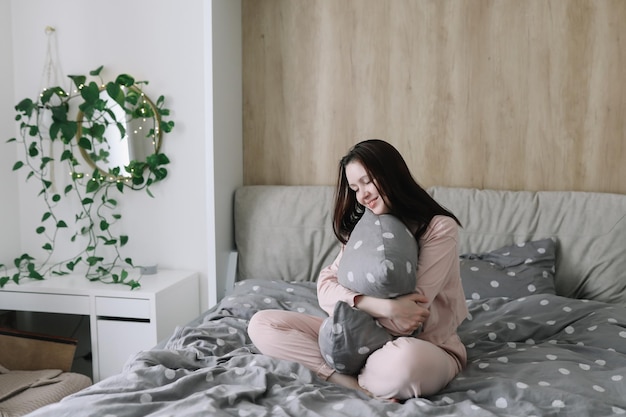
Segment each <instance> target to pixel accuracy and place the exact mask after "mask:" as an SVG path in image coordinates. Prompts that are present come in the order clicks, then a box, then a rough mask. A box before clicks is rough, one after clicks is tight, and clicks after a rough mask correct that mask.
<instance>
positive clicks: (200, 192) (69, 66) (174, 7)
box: [0, 0, 242, 308]
mask: <svg viewBox="0 0 626 417" xmlns="http://www.w3.org/2000/svg"><path fill="white" fill-rule="evenodd" d="M3 3H6V2H3ZM10 4H11V7H12V10H11V12H12V15H11V23H12V26H13V32H12V40H13V69H14V76H13V80H14V86H15V87H14V88H15V100H14V101H15V102H17V101H19V100H20V99H21V98H24V97H27V96H28V97H33V96H34V95H35V94H36V93H37V92H38V88H39V86H40V80H41V71H42V69H43V65H44V57H45V51H46V49H45V48H46V36H45V33H44V29H45V27H46V26H53V27H55V28H56V35H57V40H58V49H59V62H60V66H61V69H62V71H63V73H64V76H66V75H68V74H88V72H89V71H90V70H92V69H95V68H97V67H98V66H100V65H104V66H105V70H104V71H103V75H104V76H105V81H108V80H109V79H112V78H113V77H115V76H116V75H117V74H120V73H129V74H132V75H133V76H135V78H136V79H141V80H148V81H149V85H148V86H147V87H145V88H144V92H146V93H147V94H148V95H149V96H152V97H153V98H154V99H156V98H157V97H158V95H161V94H163V95H165V98H166V107H168V108H169V109H170V110H171V117H170V119H171V120H174V121H175V123H176V127H175V128H174V130H173V132H172V133H170V134H167V135H165V137H164V143H163V147H162V151H163V152H164V153H166V154H167V155H168V157H169V158H170V160H171V164H170V165H169V166H168V170H169V176H168V178H167V179H166V180H165V181H164V182H162V183H158V184H156V185H155V186H154V187H152V189H151V191H152V193H153V194H154V196H155V198H154V199H153V198H150V197H149V196H148V195H147V194H146V193H145V192H128V191H126V192H125V193H124V194H123V196H121V197H119V198H118V200H119V201H120V202H121V205H122V216H123V219H122V228H123V232H124V233H126V234H128V235H129V236H130V240H129V243H128V245H127V246H126V247H125V248H126V249H125V251H124V253H123V256H130V257H132V258H133V259H134V260H135V262H140V263H145V264H150V263H158V265H159V267H160V268H180V269H193V270H197V271H200V273H201V275H202V278H203V279H202V283H203V284H202V288H201V299H202V305H203V307H205V308H206V307H208V306H210V305H213V304H214V303H215V302H216V300H217V298H218V297H219V295H220V291H221V290H218V289H217V288H218V287H219V286H220V285H221V284H218V283H221V282H223V278H220V277H222V276H223V273H224V271H225V270H226V266H225V263H224V262H225V256H224V254H225V253H226V252H228V251H229V250H230V248H231V247H232V245H233V243H232V227H230V224H231V223H232V215H231V208H230V204H231V203H230V201H231V200H232V192H233V190H234V188H235V187H236V186H237V185H240V184H241V183H242V158H241V154H242V152H241V147H242V140H241V76H240V74H241V59H240V55H241V34H240V33H241V17H240V16H241V4H240V1H232V0H215V1H212V2H209V1H203V0H187V1H185V2H176V1H172V0H133V1H126V0H109V1H107V2H104V3H103V2H100V1H95V0H55V1H54V2H52V1H49V0H12V1H11V3H10ZM2 15H3V16H4V13H3V14H2ZM215 21H217V22H219V24H218V25H216V26H217V27H220V28H221V29H220V31H222V32H223V33H224V29H225V28H226V27H227V28H228V30H229V31H230V32H227V31H226V32H225V33H226V34H227V36H220V37H219V38H218V37H216V36H215V35H214V33H213V32H214V29H213V22H215ZM222 26H223V27H222ZM3 27H4V25H3ZM3 30H4V29H3ZM215 42H218V43H219V44H218V46H217V47H215ZM213 51H215V52H217V53H220V57H221V58H220V59H223V60H222V61H220V62H219V63H218V64H219V65H218V69H216V70H215V71H214V70H213V64H214V62H215V60H214V57H213V55H212V53H213ZM226 52H230V53H231V54H233V56H229V55H228V54H227V53H226ZM223 65H225V66H231V67H230V68H229V69H228V70H227V71H224V70H223V69H219V68H221V67H222V66H223ZM232 65H234V66H232ZM237 65H238V67H237ZM224 72H226V74H225V73H224ZM0 75H2V77H0V78H4V76H5V74H4V73H2V74H0ZM214 83H220V85H219V87H217V88H216V87H215V86H214ZM222 83H223V84H222ZM229 92H230V93H232V94H228V93H229ZM214 93H215V94H216V95H214ZM233 97H236V99H234V98H233ZM214 112H215V113H214ZM222 112H225V114H222ZM218 115H219V120H218V118H217V117H218ZM13 123H14V122H13ZM216 161H217V162H216ZM65 174H66V173H61V174H58V175H65ZM5 176H6V174H3V178H4V177H5ZM2 182H4V180H3V181H2ZM20 184H21V182H20ZM29 191H30V190H28V188H26V187H24V186H22V185H20V196H19V202H20V204H19V207H20V210H21V212H22V219H21V222H20V226H21V230H22V233H21V237H22V239H21V244H22V248H23V249H24V251H31V250H36V249H37V248H38V247H40V246H41V242H40V241H39V240H38V237H37V236H36V235H35V234H34V233H27V232H28V231H31V230H34V227H35V226H36V225H37V224H38V222H39V219H40V218H41V214H42V208H41V202H39V201H38V199H37V197H36V195H35V194H36V193H33V192H29ZM218 274H219V275H218ZM144 279H149V276H146V277H144Z"/></svg>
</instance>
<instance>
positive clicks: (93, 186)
mask: <svg viewBox="0 0 626 417" xmlns="http://www.w3.org/2000/svg"><path fill="white" fill-rule="evenodd" d="M99 187H100V184H99V183H98V180H96V179H95V178H92V179H90V180H89V181H87V187H86V190H87V192H88V193H93V192H96V191H97V190H98V188H99Z"/></svg>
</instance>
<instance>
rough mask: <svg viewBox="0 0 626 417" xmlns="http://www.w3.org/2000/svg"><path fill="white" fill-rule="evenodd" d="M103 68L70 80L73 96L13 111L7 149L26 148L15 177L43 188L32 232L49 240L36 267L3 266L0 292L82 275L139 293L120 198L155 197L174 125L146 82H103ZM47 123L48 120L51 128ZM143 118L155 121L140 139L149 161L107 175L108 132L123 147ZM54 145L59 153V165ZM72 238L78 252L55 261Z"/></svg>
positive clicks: (55, 92) (54, 94)
mask: <svg viewBox="0 0 626 417" xmlns="http://www.w3.org/2000/svg"><path fill="white" fill-rule="evenodd" d="M102 69H103V67H102V66H101V67H99V68H97V69H96V70H94V71H91V72H90V73H89V75H90V76H91V77H92V79H91V80H88V78H87V76H84V75H71V76H69V78H70V79H71V84H72V90H70V92H67V91H65V90H64V89H63V88H61V87H59V86H55V87H51V88H47V89H45V90H44V91H43V92H42V93H41V94H40V96H39V97H38V98H37V99H36V100H32V99H30V98H25V99H23V100H22V101H20V102H19V103H18V104H17V105H16V106H15V110H16V112H17V115H16V120H17V121H18V122H19V132H20V135H19V137H18V138H11V139H9V140H8V141H7V142H15V143H17V144H19V145H21V146H22V147H23V153H24V159H23V160H22V159H20V160H18V161H17V162H16V163H15V164H14V165H13V171H18V170H26V171H27V174H26V181H27V182H28V181H36V183H37V185H38V186H39V194H38V196H40V197H41V198H42V199H43V202H44V204H45V209H44V213H43V214H42V216H41V222H40V225H38V226H37V227H36V229H35V232H36V233H37V234H38V235H40V236H42V237H43V239H44V241H45V243H44V244H43V246H42V247H41V248H42V249H43V251H44V252H43V253H45V256H44V259H42V260H39V261H38V260H37V259H35V257H34V256H31V255H30V254H28V253H24V254H22V255H20V256H19V257H17V258H15V259H14V260H13V265H4V264H0V288H1V287H3V286H4V285H5V284H6V283H7V282H9V281H14V282H15V283H19V282H20V280H22V279H24V278H30V279H35V280H42V279H45V278H46V277H48V276H51V275H67V274H70V273H72V272H79V271H80V272H81V273H83V272H84V274H85V276H86V278H87V279H89V280H92V281H101V282H106V283H117V284H124V285H128V286H130V287H131V288H137V287H139V286H140V284H139V282H138V281H137V280H135V279H132V278H131V277H130V275H129V272H130V271H131V270H132V269H135V268H138V267H139V266H136V265H134V263H133V260H132V258H129V257H123V256H122V254H121V252H122V251H121V249H122V248H123V247H124V246H125V245H126V243H127V242H128V239H129V237H128V236H127V235H124V234H120V233H116V232H114V229H115V227H114V226H115V224H116V223H118V222H119V221H120V219H121V217H122V215H121V214H120V212H119V208H118V197H119V195H121V194H122V193H123V192H124V190H125V189H133V190H142V189H145V190H146V192H147V193H148V194H149V195H150V196H153V195H152V193H151V192H150V188H149V187H150V186H151V185H153V184H155V183H156V182H159V181H162V180H163V179H164V178H166V176H167V169H166V168H165V165H167V164H168V163H169V159H168V158H167V156H166V155H165V154H163V153H162V152H160V143H161V140H160V139H161V135H162V134H163V133H169V132H171V130H172V129H173V128H174V122H173V121H165V120H164V118H165V117H167V116H169V114H170V112H169V110H168V109H167V108H165V107H164V102H165V99H164V97H163V96H159V98H158V100H157V101H156V103H152V102H151V101H150V100H149V99H148V98H147V97H146V96H145V95H144V93H143V91H142V86H144V85H146V84H148V82H147V81H135V79H134V78H133V77H132V76H130V75H127V74H121V75H119V76H117V78H116V79H115V81H111V82H107V83H104V82H103V80H102V78H101V77H100V72H101V71H102ZM93 78H95V79H96V80H97V81H99V82H96V81H95V80H93ZM105 93H106V94H105ZM76 104H77V106H76ZM46 118H48V119H50V120H51V122H50V123H49V126H47V125H46V123H45V122H44V119H46ZM139 119H141V120H154V124H153V125H152V126H151V127H150V129H148V130H147V131H144V132H142V140H146V141H149V142H150V144H151V146H152V149H151V152H150V153H149V154H148V155H147V156H146V157H145V160H141V159H131V160H129V161H128V163H127V164H125V165H124V166H123V168H122V167H120V166H111V167H107V168H105V169H103V168H102V166H103V165H101V164H99V163H105V165H104V166H106V162H108V160H109V158H110V157H111V153H110V150H111V146H112V145H113V144H112V143H110V140H111V139H110V134H111V131H113V132H115V133H116V134H118V133H119V137H120V138H122V140H124V138H127V137H128V133H129V132H127V129H128V126H129V123H130V122H132V121H133V120H139ZM127 140H130V139H127ZM54 144H56V146H57V147H59V146H60V147H61V148H62V150H61V152H60V155H59V157H58V158H55V155H54V154H55V152H54V151H53V149H55V145H54ZM56 153H59V152H56ZM79 154H80V155H82V157H79ZM81 160H83V161H87V164H85V163H84V162H83V163H81V162H79V161H81ZM59 165H60V166H62V167H66V168H67V171H66V172H70V175H69V176H70V181H69V184H68V185H66V186H65V187H64V189H63V190H62V191H59V190H57V187H56V184H55V182H54V179H53V178H54V175H53V173H54V170H55V166H59ZM65 200H66V202H65V203H64V201H65ZM76 202H78V204H77V205H78V206H79V209H78V211H77V212H75V213H70V212H71V210H70V212H68V209H67V207H66V206H67V205H71V204H72V203H74V205H76ZM63 204H65V205H63ZM68 231H69V235H71V237H70V238H69V239H70V241H71V242H72V244H73V245H77V246H78V247H79V249H78V251H77V253H75V254H73V255H70V256H69V257H67V258H66V259H63V260H61V261H58V260H56V257H55V255H57V253H58V252H59V251H58V250H57V244H58V241H59V239H60V234H68V233H67V232H68Z"/></svg>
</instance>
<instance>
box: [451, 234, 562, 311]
mask: <svg viewBox="0 0 626 417" xmlns="http://www.w3.org/2000/svg"><path fill="white" fill-rule="evenodd" d="M555 265H556V242H555V241H554V240H553V239H542V240H535V241H529V242H525V243H521V244H515V245H510V246H505V247H502V248H500V249H496V250H494V251H491V252H487V253H482V254H464V255H461V280H462V282H463V291H464V292H465V298H466V299H474V300H479V299H484V298H490V297H507V298H520V297H525V296H528V295H531V294H554V293H555V289H554V273H555Z"/></svg>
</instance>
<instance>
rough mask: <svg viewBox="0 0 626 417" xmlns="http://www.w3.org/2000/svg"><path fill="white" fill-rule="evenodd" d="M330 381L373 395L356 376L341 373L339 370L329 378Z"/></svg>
mask: <svg viewBox="0 0 626 417" xmlns="http://www.w3.org/2000/svg"><path fill="white" fill-rule="evenodd" d="M328 382H332V383H333V384H337V385H341V386H343V387H347V388H352V389H354V390H358V391H361V392H363V393H365V394H367V395H368V396H370V397H372V393H371V392H369V391H368V390H366V389H365V388H363V387H362V386H360V385H359V382H358V381H357V379H356V377H353V376H351V375H345V374H340V373H339V372H334V373H333V374H332V375H331V376H330V377H329V378H328Z"/></svg>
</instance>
